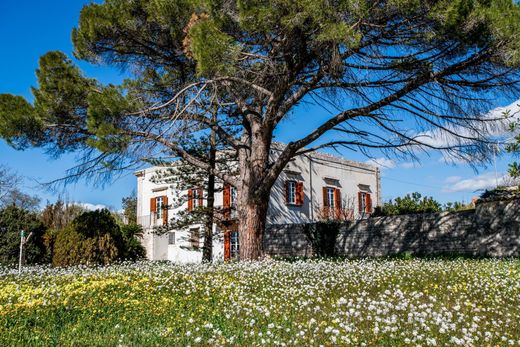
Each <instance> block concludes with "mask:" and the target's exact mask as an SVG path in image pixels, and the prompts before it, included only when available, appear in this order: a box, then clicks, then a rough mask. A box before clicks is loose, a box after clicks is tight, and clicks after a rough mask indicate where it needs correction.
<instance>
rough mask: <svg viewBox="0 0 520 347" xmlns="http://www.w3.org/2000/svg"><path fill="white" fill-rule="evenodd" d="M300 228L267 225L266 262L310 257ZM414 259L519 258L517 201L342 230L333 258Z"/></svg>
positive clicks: (396, 218) (362, 222)
mask: <svg viewBox="0 0 520 347" xmlns="http://www.w3.org/2000/svg"><path fill="white" fill-rule="evenodd" d="M304 230H305V227H304V225H302V224H287V225H272V226H270V227H269V228H268V230H267V231H266V236H265V240H264V249H265V251H266V253H267V254H269V255H271V256H282V257H292V256H305V257H309V256H312V255H313V248H312V247H311V243H310V242H309V239H308V237H307V235H306V233H305V231H304ZM402 253H410V254H413V255H468V256H485V257H519V256H520V200H513V201H499V202H486V203H481V204H479V205H477V208H476V209H475V210H469V211H462V212H443V213H428V214H416V215H401V216H390V217H374V218H370V219H366V220H360V221H355V222H346V223H343V224H341V226H340V227H339V230H338V234H337V237H336V243H335V254H336V255H340V256H346V257H379V256H389V255H396V254H402Z"/></svg>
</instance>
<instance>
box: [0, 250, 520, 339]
mask: <svg viewBox="0 0 520 347" xmlns="http://www.w3.org/2000/svg"><path fill="white" fill-rule="evenodd" d="M519 322H520V261H518V260H511V261H498V260H453V261H447V260H430V261H427V260H356V261H341V262H331V261H306V262H295V263H286V262H275V261H272V262H263V263H237V264H224V265H212V266H208V265H198V266H196V265H190V266H187V265H186V266H180V265H171V264H165V263H151V262H143V263H137V264H121V265H114V266H110V267H105V268H97V269H93V268H69V269H46V268H31V269H29V270H28V271H27V272H26V273H25V274H23V275H22V276H20V277H19V276H18V275H16V274H15V273H14V272H12V271H9V270H7V269H0V346H10V345H20V346H28V345H60V346H67V345H74V346H117V345H121V346H157V345H168V346H185V345H191V346H197V345H212V346H219V345H227V346H232V345H240V346H251V345H265V346H283V345H286V346H291V345H298V346H319V345H324V346H333V345H353V346H359V345H367V346H372V345H379V346H396V345H403V346H405V345H410V346H418V345H420V346H435V345H436V346H444V345H460V346H472V345H474V346H487V345H491V346H495V345H500V346H506V345H514V346H520V324H519Z"/></svg>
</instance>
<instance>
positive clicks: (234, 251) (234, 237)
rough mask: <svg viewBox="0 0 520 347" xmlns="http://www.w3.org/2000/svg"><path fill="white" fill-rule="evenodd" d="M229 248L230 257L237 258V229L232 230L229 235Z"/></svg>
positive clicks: (238, 248)
mask: <svg viewBox="0 0 520 347" xmlns="http://www.w3.org/2000/svg"><path fill="white" fill-rule="evenodd" d="M229 238H230V240H229V246H230V247H229V248H230V253H231V254H230V256H231V259H238V256H239V254H240V244H239V243H238V231H232V232H231V233H230V235H229Z"/></svg>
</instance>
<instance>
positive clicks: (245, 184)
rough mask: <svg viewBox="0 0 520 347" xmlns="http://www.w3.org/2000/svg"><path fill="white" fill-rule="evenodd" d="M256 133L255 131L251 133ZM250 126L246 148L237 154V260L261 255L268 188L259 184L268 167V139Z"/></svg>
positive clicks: (262, 182)
mask: <svg viewBox="0 0 520 347" xmlns="http://www.w3.org/2000/svg"><path fill="white" fill-rule="evenodd" d="M255 130H257V131H255ZM258 130H259V129H258V128H257V129H255V127H253V129H252V133H253V136H252V138H251V142H250V144H251V145H250V148H248V149H247V150H242V151H240V152H239V165H240V176H241V177H240V184H241V186H240V187H238V204H237V209H238V218H239V226H238V231H239V242H240V260H257V259H260V258H262V256H263V238H264V231H265V226H266V219H267V209H268V207H269V196H270V191H271V186H267V185H266V183H265V182H264V181H263V178H264V177H265V173H266V171H267V167H268V165H269V150H270V145H271V143H270V138H268V137H264V136H262V133H261V132H260V131H258Z"/></svg>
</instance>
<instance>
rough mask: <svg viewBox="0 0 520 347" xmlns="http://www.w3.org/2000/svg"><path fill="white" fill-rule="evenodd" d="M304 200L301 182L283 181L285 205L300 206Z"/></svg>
mask: <svg viewBox="0 0 520 347" xmlns="http://www.w3.org/2000/svg"><path fill="white" fill-rule="evenodd" d="M304 199H305V197H304V193H303V182H299V181H294V180H288V181H285V203H286V204H287V205H295V206H302V205H303V200H304Z"/></svg>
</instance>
